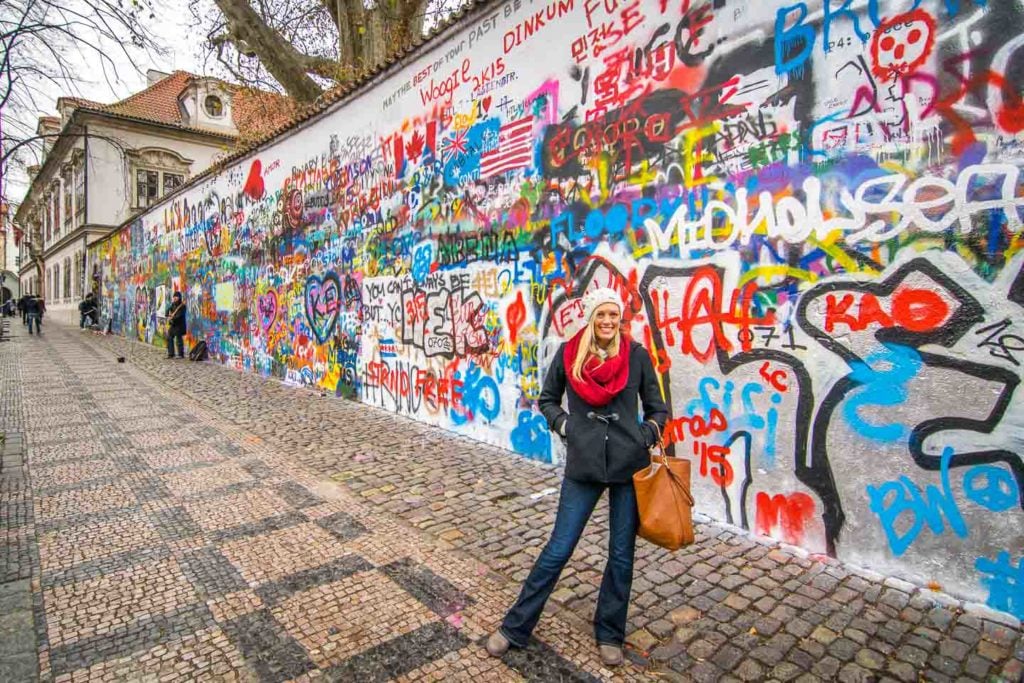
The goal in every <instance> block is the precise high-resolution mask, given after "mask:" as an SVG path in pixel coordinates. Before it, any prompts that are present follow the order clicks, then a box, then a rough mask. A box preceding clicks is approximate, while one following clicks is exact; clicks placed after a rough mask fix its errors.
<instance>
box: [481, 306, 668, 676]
mask: <svg viewBox="0 0 1024 683" xmlns="http://www.w3.org/2000/svg"><path fill="white" fill-rule="evenodd" d="M583 310H584V317H585V318H586V321H587V325H586V327H584V328H583V329H582V330H580V332H579V333H578V334H576V336H574V337H573V338H572V339H571V340H569V341H568V342H566V343H564V344H562V346H561V347H559V349H558V352H557V354H556V355H555V357H554V359H553V360H552V362H551V365H550V366H549V367H548V372H547V376H546V377H545V380H544V388H543V390H542V391H541V395H540V401H539V403H540V409H541V411H542V412H543V413H544V417H545V418H546V419H547V423H548V427H549V428H550V429H551V431H553V432H556V433H558V434H560V435H561V436H562V437H563V439H565V440H566V444H567V447H568V453H567V456H566V465H565V477H564V478H563V480H562V490H561V494H560V497H559V500H558V512H557V513H556V515H555V526H554V529H553V530H552V532H551V537H550V538H549V539H548V543H547V545H546V546H545V548H544V550H543V551H542V552H541V554H540V556H539V557H537V560H536V562H535V563H534V565H533V569H532V570H531V571H530V574H529V576H527V577H526V581H525V583H524V584H523V588H522V591H521V592H520V593H519V598H518V599H517V600H516V602H515V604H514V605H513V606H512V608H511V609H510V610H509V611H508V613H507V614H506V615H505V619H504V621H503V622H502V624H501V627H500V628H499V629H498V630H497V631H496V632H495V633H493V634H491V636H490V638H488V640H487V644H486V648H487V652H488V653H490V654H491V655H492V656H495V657H500V656H501V655H503V654H504V653H505V652H506V651H507V650H508V648H509V646H512V647H520V648H521V647H526V645H527V643H528V641H529V639H530V634H531V633H533V629H534V627H536V625H537V622H538V620H539V619H540V616H541V612H542V611H543V609H544V603H546V602H547V599H548V597H549V596H550V595H551V592H552V591H553V590H554V588H555V584H556V583H557V582H558V577H559V575H561V573H562V569H563V568H564V567H565V564H566V562H568V561H569V558H570V557H571V556H572V552H573V550H574V549H575V548H576V544H577V543H578V542H579V540H580V536H581V535H582V534H583V529H584V528H585V527H586V525H587V521H588V520H589V519H590V515H591V513H592V512H593V510H594V506H595V505H597V501H598V499H600V497H601V494H602V493H604V492H605V491H606V490H607V491H608V502H609V507H610V514H609V527H610V528H609V534H610V541H609V548H608V563H607V565H606V566H605V570H604V579H603V580H602V582H601V590H600V592H599V594H598V598H597V612H596V614H595V615H594V637H595V639H596V641H597V645H598V650H599V654H600V656H601V661H602V662H603V663H604V664H605V665H606V666H618V665H620V664H622V661H623V656H622V644H623V642H624V640H625V635H626V613H627V610H628V609H629V594H630V589H631V586H632V583H633V557H634V552H635V547H636V534H637V529H638V528H639V523H640V522H639V513H638V512H637V505H636V493H635V492H634V490H633V474H634V473H635V472H638V471H639V470H641V469H643V468H644V467H647V466H648V465H649V464H650V456H649V453H648V448H649V447H650V446H652V445H654V444H655V443H657V442H658V439H659V437H660V433H661V429H662V428H663V427H664V425H665V420H666V419H667V418H668V408H667V407H666V406H665V402H664V401H663V400H662V397H661V389H660V387H659V384H658V377H657V375H656V374H655V372H654V366H653V364H652V363H651V359H650V356H648V354H647V351H646V350H645V349H644V347H643V346H641V345H640V344H638V343H637V342H635V341H632V340H631V339H630V338H629V337H628V336H627V335H626V334H625V333H623V332H622V330H621V329H620V325H621V320H622V300H621V299H620V298H619V296H618V294H617V293H616V292H615V291H614V290H612V289H604V288H602V289H597V290H594V291H591V292H589V293H588V294H587V295H586V296H584V298H583ZM565 394H568V406H569V411H568V412H566V411H565V410H563V409H562V397H563V396H564V395H565ZM638 395H639V397H640V400H641V402H642V403H643V417H644V422H643V423H642V424H641V423H639V420H638V410H637V396H638Z"/></svg>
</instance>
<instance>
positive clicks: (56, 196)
mask: <svg viewBox="0 0 1024 683" xmlns="http://www.w3.org/2000/svg"><path fill="white" fill-rule="evenodd" d="M51 201H52V202H53V239H54V240H57V239H59V238H60V186H59V185H55V186H54V188H53V194H52V195H51Z"/></svg>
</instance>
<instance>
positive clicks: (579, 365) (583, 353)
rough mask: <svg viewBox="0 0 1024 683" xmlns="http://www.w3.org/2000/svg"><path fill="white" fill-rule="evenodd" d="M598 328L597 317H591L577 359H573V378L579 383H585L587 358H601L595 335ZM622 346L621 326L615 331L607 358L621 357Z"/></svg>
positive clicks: (582, 337) (606, 354)
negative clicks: (584, 369)
mask: <svg viewBox="0 0 1024 683" xmlns="http://www.w3.org/2000/svg"><path fill="white" fill-rule="evenodd" d="M596 326H597V316H596V315H592V316H590V322H588V323H587V326H586V327H584V328H583V334H582V335H580V345H579V348H577V349H576V357H575V358H573V359H572V376H573V378H574V379H575V380H576V381H577V382H582V381H583V365H584V364H585V363H586V362H587V357H588V356H590V355H594V356H597V357H598V358H600V357H601V354H600V350H601V347H599V346H598V345H597V335H596V334H595V333H594V327H596ZM621 345H622V326H621V325H620V326H619V327H618V328H616V329H615V337H613V338H612V342H611V344H609V345H608V349H607V350H606V351H605V357H606V359H607V358H614V357H615V356H617V355H619V346H621Z"/></svg>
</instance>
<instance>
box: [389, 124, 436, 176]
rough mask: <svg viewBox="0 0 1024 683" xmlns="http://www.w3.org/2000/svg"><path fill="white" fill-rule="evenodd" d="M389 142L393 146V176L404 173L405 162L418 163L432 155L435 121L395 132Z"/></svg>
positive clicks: (434, 140)
mask: <svg viewBox="0 0 1024 683" xmlns="http://www.w3.org/2000/svg"><path fill="white" fill-rule="evenodd" d="M391 144H392V145H393V146H394V157H395V177H396V178H401V177H402V176H403V175H404V174H405V162H406V161H407V160H408V161H411V162H412V163H414V164H419V163H420V162H421V161H423V160H426V159H427V158H428V157H433V156H434V152H435V150H436V148H437V147H436V145H437V121H428V122H427V124H426V125H425V126H422V127H421V126H415V127H414V128H413V129H412V131H411V132H408V131H406V132H399V133H395V135H394V137H393V138H392V141H391Z"/></svg>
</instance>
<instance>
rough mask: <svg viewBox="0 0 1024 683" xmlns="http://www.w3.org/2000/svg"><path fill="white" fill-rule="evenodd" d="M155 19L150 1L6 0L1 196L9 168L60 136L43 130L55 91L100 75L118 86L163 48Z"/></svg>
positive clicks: (1, 26) (0, 81)
mask: <svg viewBox="0 0 1024 683" xmlns="http://www.w3.org/2000/svg"><path fill="white" fill-rule="evenodd" d="M152 18H153V14H152V10H151V7H150V5H149V4H148V0H0V197H4V196H5V194H6V187H5V186H6V182H5V181H6V180H7V179H8V177H9V176H8V174H9V173H10V172H11V171H12V170H13V169H14V168H16V167H18V166H22V167H23V166H26V165H31V164H33V163H39V162H40V161H41V157H42V153H43V142H44V141H46V140H47V139H50V140H51V141H52V139H53V138H55V137H56V136H55V135H52V134H38V133H37V130H36V121H37V117H38V114H39V112H41V111H47V110H51V109H52V107H53V102H52V99H51V98H52V97H53V93H54V92H56V93H59V94H61V95H69V96H77V95H79V94H80V87H79V86H80V84H81V83H83V82H84V81H85V80H86V79H87V78H96V77H97V76H98V77H100V78H103V79H104V80H105V81H106V82H107V84H108V85H111V86H112V84H114V83H118V82H119V81H121V80H122V79H123V77H124V75H125V74H123V73H122V72H123V71H125V70H126V69H134V70H137V71H138V70H141V69H139V67H138V64H139V63H140V62H141V59H142V57H143V56H145V55H147V54H149V55H150V56H152V55H159V54H161V53H162V52H163V51H162V50H161V48H160V47H159V45H158V42H157V41H156V40H155V39H154V37H153V34H152V33H151V32H150V31H149V30H148V29H147V27H146V21H147V20H149V19H152ZM96 64H98V65H99V69H98V74H97V73H96V71H97V69H96V67H95V65H96ZM87 65H90V66H87ZM87 68H88V69H89V70H90V71H91V73H89V74H86V73H83V71H84V70H85V69H87ZM72 134H73V133H72Z"/></svg>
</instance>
